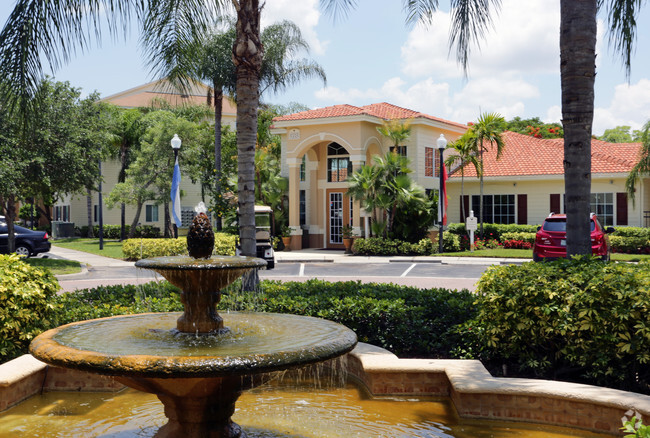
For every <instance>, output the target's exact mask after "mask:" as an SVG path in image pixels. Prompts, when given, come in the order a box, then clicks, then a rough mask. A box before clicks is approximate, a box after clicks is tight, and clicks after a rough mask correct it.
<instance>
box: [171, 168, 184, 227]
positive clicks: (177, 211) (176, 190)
mask: <svg viewBox="0 0 650 438" xmlns="http://www.w3.org/2000/svg"><path fill="white" fill-rule="evenodd" d="M171 198H172V220H173V221H174V223H175V224H176V226H177V227H180V226H181V225H182V223H181V168H180V167H179V166H178V157H176V163H175V164H174V176H173V177H172V192H171Z"/></svg>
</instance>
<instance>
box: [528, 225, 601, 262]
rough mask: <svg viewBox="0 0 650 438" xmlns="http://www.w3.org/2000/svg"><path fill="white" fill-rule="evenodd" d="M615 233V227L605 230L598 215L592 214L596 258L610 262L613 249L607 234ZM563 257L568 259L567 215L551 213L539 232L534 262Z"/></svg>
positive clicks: (593, 252) (593, 248)
mask: <svg viewBox="0 0 650 438" xmlns="http://www.w3.org/2000/svg"><path fill="white" fill-rule="evenodd" d="M613 232H614V228H613V227H607V228H606V229H604V228H603V226H602V225H600V222H598V218H597V217H596V215H595V214H594V213H591V253H592V254H593V255H594V256H595V257H600V258H602V259H603V260H605V261H608V260H609V256H610V253H611V247H610V244H609V237H608V236H607V234H609V233H613ZM561 257H562V258H563V257H566V214H554V213H551V214H550V215H549V216H548V217H547V218H546V219H544V224H543V225H542V226H541V227H539V229H538V230H537V235H536V236H535V244H534V245H533V260H534V261H536V262H540V261H543V260H553V259H557V258H561Z"/></svg>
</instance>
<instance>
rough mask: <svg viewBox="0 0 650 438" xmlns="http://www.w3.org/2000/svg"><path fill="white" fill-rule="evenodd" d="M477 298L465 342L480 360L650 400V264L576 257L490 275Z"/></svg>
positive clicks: (496, 269) (483, 280)
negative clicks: (646, 396)
mask: <svg viewBox="0 0 650 438" xmlns="http://www.w3.org/2000/svg"><path fill="white" fill-rule="evenodd" d="M477 291H478V300H477V302H476V305H477V306H478V315H477V317H476V318H475V320H474V321H472V322H470V323H468V325H467V326H466V328H467V329H468V330H466V332H465V335H466V336H465V337H464V339H470V338H472V337H473V339H474V340H475V341H476V344H475V345H474V347H475V348H476V349H477V350H481V353H479V356H481V355H483V358H484V359H492V360H495V359H496V360H498V361H504V362H506V363H510V364H511V365H512V366H513V367H514V368H515V371H516V372H517V371H518V372H519V373H528V374H530V375H534V376H538V377H545V378H558V379H562V380H573V381H586V382H590V383H596V384H599V385H606V386H614V387H618V388H622V389H629V390H635V391H643V392H648V390H649V389H648V388H650V386H649V384H650V263H640V264H639V265H631V264H623V263H608V264H603V263H602V262H598V261H595V260H594V259H591V258H585V257H577V258H575V259H572V260H564V259H561V260H557V261H554V262H549V263H525V264H523V265H521V266H503V267H491V268H489V269H488V271H486V273H485V274H484V275H483V276H482V277H481V280H480V281H479V283H478V287H477ZM470 329H471V330H470ZM467 349H471V348H470V347H468V348H467ZM499 368H500V367H499Z"/></svg>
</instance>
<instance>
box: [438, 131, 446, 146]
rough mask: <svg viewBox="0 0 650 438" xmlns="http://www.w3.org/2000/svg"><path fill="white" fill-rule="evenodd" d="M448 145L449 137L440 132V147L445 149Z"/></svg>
mask: <svg viewBox="0 0 650 438" xmlns="http://www.w3.org/2000/svg"><path fill="white" fill-rule="evenodd" d="M446 147H447V139H446V138H445V134H440V137H438V149H444V148H446Z"/></svg>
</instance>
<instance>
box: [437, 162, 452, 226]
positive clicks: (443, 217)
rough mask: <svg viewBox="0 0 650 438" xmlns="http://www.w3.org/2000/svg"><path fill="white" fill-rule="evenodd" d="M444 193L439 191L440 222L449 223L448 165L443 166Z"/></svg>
mask: <svg viewBox="0 0 650 438" xmlns="http://www.w3.org/2000/svg"><path fill="white" fill-rule="evenodd" d="M441 178H442V193H438V223H439V224H442V225H447V206H448V205H449V201H448V200H447V166H442V176H441Z"/></svg>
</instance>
